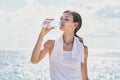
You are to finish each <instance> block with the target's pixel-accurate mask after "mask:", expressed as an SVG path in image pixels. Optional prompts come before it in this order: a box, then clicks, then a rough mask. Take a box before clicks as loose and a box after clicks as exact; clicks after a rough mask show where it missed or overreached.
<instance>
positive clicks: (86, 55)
mask: <svg viewBox="0 0 120 80" xmlns="http://www.w3.org/2000/svg"><path fill="white" fill-rule="evenodd" d="M84 55H85V58H86V59H87V57H88V47H87V46H86V45H84Z"/></svg>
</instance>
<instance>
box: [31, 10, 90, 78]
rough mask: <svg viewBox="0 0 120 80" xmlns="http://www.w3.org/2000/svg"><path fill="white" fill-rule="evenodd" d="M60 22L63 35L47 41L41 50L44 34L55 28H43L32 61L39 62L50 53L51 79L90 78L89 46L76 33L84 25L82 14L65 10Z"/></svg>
mask: <svg viewBox="0 0 120 80" xmlns="http://www.w3.org/2000/svg"><path fill="white" fill-rule="evenodd" d="M49 20H52V19H49ZM44 22H45V21H44ZM60 22H61V26H60V30H62V31H63V36H61V37H60V38H59V39H58V40H48V41H46V42H45V43H44V48H43V49H42V50H41V44H42V42H43V38H44V36H45V35H46V34H47V33H48V32H49V31H50V30H52V29H54V28H53V27H52V28H47V27H43V28H42V30H41V32H40V35H39V38H38V41H37V43H36V45H35V48H34V50H33V53H32V56H31V62H32V63H33V64H36V63H38V62H39V61H41V60H42V59H43V58H44V57H45V55H46V54H47V53H48V54H49V62H50V77H51V80H88V75H87V56H88V48H87V46H85V45H84V43H83V40H82V38H80V37H79V36H77V34H76V33H77V31H78V30H79V29H80V28H81V25H82V19H81V16H80V15H79V13H77V12H74V11H69V10H67V11H65V12H63V15H62V17H61V19H60ZM45 24H48V23H45Z"/></svg>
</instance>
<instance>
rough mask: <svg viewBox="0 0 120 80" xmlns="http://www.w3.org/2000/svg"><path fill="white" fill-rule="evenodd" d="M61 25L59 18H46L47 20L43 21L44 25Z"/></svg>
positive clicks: (57, 26)
mask: <svg viewBox="0 0 120 80" xmlns="http://www.w3.org/2000/svg"><path fill="white" fill-rule="evenodd" d="M60 26H61V22H60V21H58V20H45V22H43V27H48V28H51V27H54V28H59V27H60Z"/></svg>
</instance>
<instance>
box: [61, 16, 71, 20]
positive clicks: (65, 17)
mask: <svg viewBox="0 0 120 80" xmlns="http://www.w3.org/2000/svg"><path fill="white" fill-rule="evenodd" d="M68 17H69V16H65V18H68ZM62 18H63V17H60V19H62Z"/></svg>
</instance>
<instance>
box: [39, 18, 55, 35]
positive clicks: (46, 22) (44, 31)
mask: <svg viewBox="0 0 120 80" xmlns="http://www.w3.org/2000/svg"><path fill="white" fill-rule="evenodd" d="M53 20H54V19H45V20H44V21H43V27H42V30H41V33H40V35H42V36H44V35H46V34H47V33H48V32H49V31H50V30H52V29H54V27H49V24H50V22H51V21H53Z"/></svg>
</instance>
